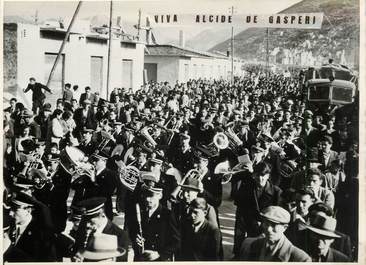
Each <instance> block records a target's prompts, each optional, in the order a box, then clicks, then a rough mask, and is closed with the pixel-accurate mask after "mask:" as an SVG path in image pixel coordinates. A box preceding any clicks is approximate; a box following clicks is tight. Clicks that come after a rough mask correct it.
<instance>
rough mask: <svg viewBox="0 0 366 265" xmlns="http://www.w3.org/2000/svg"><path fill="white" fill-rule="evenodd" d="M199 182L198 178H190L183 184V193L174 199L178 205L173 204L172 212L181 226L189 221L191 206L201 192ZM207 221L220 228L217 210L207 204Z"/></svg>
mask: <svg viewBox="0 0 366 265" xmlns="http://www.w3.org/2000/svg"><path fill="white" fill-rule="evenodd" d="M199 186H200V184H199V180H198V179H196V178H192V177H188V178H186V180H185V181H184V182H183V184H182V185H180V187H181V193H180V194H178V198H173V199H174V200H176V203H174V204H173V207H172V211H173V212H174V214H175V216H176V218H177V221H178V223H179V224H180V225H183V223H184V222H187V221H188V220H189V206H190V204H191V202H192V201H193V200H195V199H196V198H197V197H198V194H199V192H200V187H199ZM206 211H207V213H206V215H205V217H206V219H207V221H208V222H209V223H211V224H212V225H214V226H216V227H218V223H217V215H216V212H215V209H214V208H213V207H212V206H211V205H210V204H208V203H207V208H206Z"/></svg>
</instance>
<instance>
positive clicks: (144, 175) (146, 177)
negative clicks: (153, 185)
mask: <svg viewBox="0 0 366 265" xmlns="http://www.w3.org/2000/svg"><path fill="white" fill-rule="evenodd" d="M140 174H141V179H142V180H143V181H153V182H157V181H158V179H157V177H156V176H155V174H154V173H153V172H151V171H141V172H140Z"/></svg>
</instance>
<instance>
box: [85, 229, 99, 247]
mask: <svg viewBox="0 0 366 265" xmlns="http://www.w3.org/2000/svg"><path fill="white" fill-rule="evenodd" d="M95 231H96V229H95V228H92V229H87V230H86V235H85V241H84V244H83V248H84V249H85V248H86V247H87V246H88V242H89V239H90V238H91V237H92V236H93V235H94V233H95Z"/></svg>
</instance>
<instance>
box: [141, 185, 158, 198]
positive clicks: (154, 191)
mask: <svg viewBox="0 0 366 265" xmlns="http://www.w3.org/2000/svg"><path fill="white" fill-rule="evenodd" d="M142 193H143V195H145V196H154V195H158V194H162V193H163V189H162V188H160V187H158V186H152V185H143V186H142Z"/></svg>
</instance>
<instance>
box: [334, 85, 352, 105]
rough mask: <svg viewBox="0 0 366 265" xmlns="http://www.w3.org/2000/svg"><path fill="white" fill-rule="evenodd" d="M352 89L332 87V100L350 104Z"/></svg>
mask: <svg viewBox="0 0 366 265" xmlns="http://www.w3.org/2000/svg"><path fill="white" fill-rule="evenodd" d="M352 95H353V92H352V89H350V88H344V87H333V96H332V100H335V101H342V102H348V103H352Z"/></svg>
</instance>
